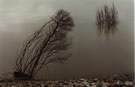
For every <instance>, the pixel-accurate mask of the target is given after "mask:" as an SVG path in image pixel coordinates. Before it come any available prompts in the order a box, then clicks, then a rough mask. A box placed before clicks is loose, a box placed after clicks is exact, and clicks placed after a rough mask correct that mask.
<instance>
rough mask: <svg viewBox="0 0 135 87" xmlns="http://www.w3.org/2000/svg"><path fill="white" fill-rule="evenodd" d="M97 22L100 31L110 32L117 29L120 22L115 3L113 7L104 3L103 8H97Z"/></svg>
mask: <svg viewBox="0 0 135 87" xmlns="http://www.w3.org/2000/svg"><path fill="white" fill-rule="evenodd" d="M96 24H97V27H98V30H99V32H100V33H102V32H103V33H104V34H109V33H111V32H114V31H115V29H116V28H115V27H116V25H117V24H118V13H117V10H116V8H115V6H114V4H113V5H112V7H111V8H109V7H108V6H107V5H104V7H103V8H100V9H98V10H97V14H96Z"/></svg>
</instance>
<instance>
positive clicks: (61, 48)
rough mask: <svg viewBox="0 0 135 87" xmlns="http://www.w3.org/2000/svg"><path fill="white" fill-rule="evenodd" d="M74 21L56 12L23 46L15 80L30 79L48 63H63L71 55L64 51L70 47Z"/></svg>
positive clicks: (62, 11) (68, 15) (66, 15)
mask: <svg viewBox="0 0 135 87" xmlns="http://www.w3.org/2000/svg"><path fill="white" fill-rule="evenodd" d="M73 27H74V21H73V19H72V17H71V16H70V14H69V13H68V12H67V11H65V10H58V11H57V12H56V14H55V15H54V16H53V17H51V18H50V21H48V22H47V23H46V24H44V25H43V26H42V27H41V29H39V30H38V31H36V32H35V33H34V34H33V35H32V36H31V37H30V38H28V40H26V42H25V43H24V44H23V47H22V48H21V51H20V53H19V54H18V55H17V59H16V71H15V72H14V77H15V78H20V79H26V78H27V79H32V78H34V77H35V75H36V74H37V73H38V72H39V70H40V69H42V68H43V67H45V66H46V65H47V64H49V63H53V62H59V63H64V61H66V60H67V59H68V58H69V57H70V56H71V54H70V53H67V52H66V50H67V49H68V48H69V47H70V45H71V37H69V36H68V33H69V32H70V31H72V28H73Z"/></svg>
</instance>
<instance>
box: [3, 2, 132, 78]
mask: <svg viewBox="0 0 135 87" xmlns="http://www.w3.org/2000/svg"><path fill="white" fill-rule="evenodd" d="M112 2H114V4H115V6H116V7H117V10H118V18H119V25H118V26H117V31H116V32H115V34H114V35H111V36H110V39H109V40H106V37H105V36H104V35H102V36H100V37H99V36H98V34H97V31H96V25H95V22H96V18H95V16H96V9H97V8H100V7H101V6H103V5H104V4H105V3H106V4H107V5H111V3H112ZM58 9H64V10H67V11H68V12H70V13H71V16H72V17H73V19H74V22H75V25H76V26H75V27H74V29H73V30H74V31H73V32H72V33H71V36H72V37H73V40H72V42H73V44H72V49H71V52H72V53H73V56H72V57H71V58H70V60H68V61H67V62H66V64H64V65H61V64H50V65H49V66H48V70H47V69H46V68H45V69H43V70H42V71H41V73H39V75H38V76H39V77H42V78H49V79H63V78H76V77H83V76H89V75H91V74H92V75H93V74H96V73H97V74H100V73H105V74H112V73H118V72H132V71H133V63H134V62H133V61H134V29H133V16H134V15H133V0H12V1H11V0H0V73H3V72H8V71H10V72H11V71H12V70H13V69H14V60H15V57H16V52H17V50H19V48H20V47H21V46H22V43H23V41H24V40H25V39H26V38H27V37H28V36H30V35H31V34H32V33H33V32H34V31H35V30H37V29H39V28H40V27H41V26H42V25H43V24H44V23H45V22H46V21H48V20H49V17H51V16H52V15H53V14H54V13H55V12H56V11H57V10H58ZM46 70H47V71H46ZM44 73H45V74H44Z"/></svg>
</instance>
